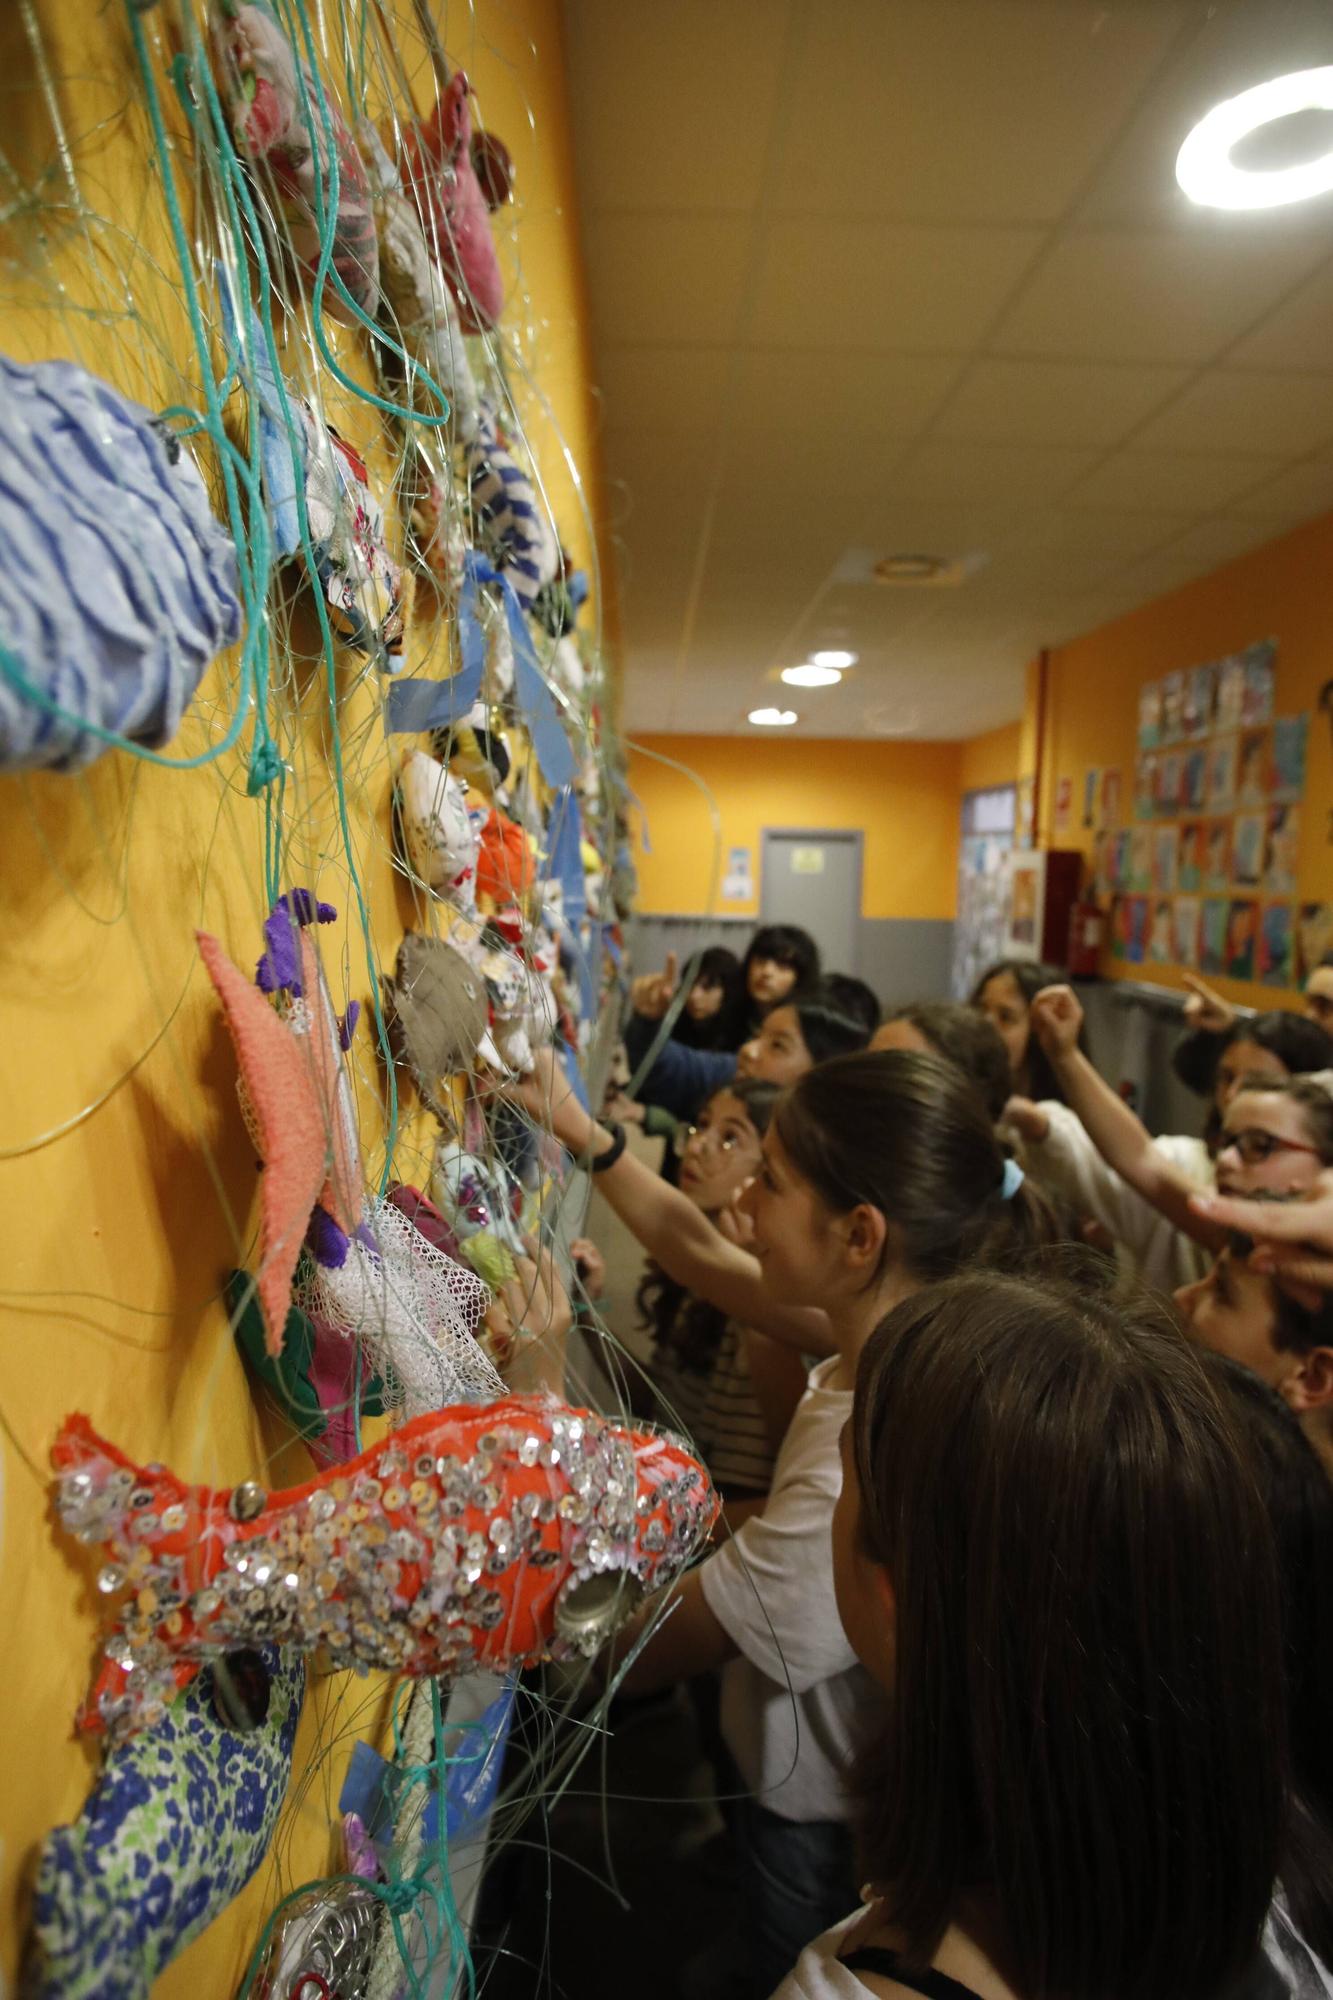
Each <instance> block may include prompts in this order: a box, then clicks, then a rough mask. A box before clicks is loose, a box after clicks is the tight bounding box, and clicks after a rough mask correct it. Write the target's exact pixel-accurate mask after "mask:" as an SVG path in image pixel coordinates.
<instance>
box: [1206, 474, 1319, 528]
mask: <svg viewBox="0 0 1333 2000" xmlns="http://www.w3.org/2000/svg"><path fill="white" fill-rule="evenodd" d="M1330 509H1333V457H1328V456H1325V457H1316V458H1310V459H1303V460H1301V461H1300V462H1298V463H1297V464H1295V465H1289V466H1288V467H1287V469H1286V471H1285V472H1279V473H1278V475H1277V477H1276V478H1275V479H1268V480H1265V481H1264V482H1263V484H1262V485H1259V486H1255V487H1253V488H1251V490H1250V491H1249V492H1248V493H1242V494H1239V495H1237V497H1236V498H1235V499H1234V500H1232V501H1231V502H1230V503H1229V504H1228V506H1227V513H1228V514H1230V515H1234V516H1236V517H1237V518H1239V519H1243V520H1259V521H1270V522H1272V523H1273V529H1274V532H1275V533H1276V532H1277V531H1278V529H1279V528H1280V527H1294V526H1295V524H1296V523H1297V522H1298V521H1309V520H1313V519H1314V517H1315V515H1317V514H1326V513H1328V512H1329V510H1330Z"/></svg>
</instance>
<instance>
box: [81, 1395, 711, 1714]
mask: <svg viewBox="0 0 1333 2000" xmlns="http://www.w3.org/2000/svg"><path fill="white" fill-rule="evenodd" d="M52 1462H53V1464H54V1466H55V1468H56V1472H57V1475H58V1479H57V1492H56V1502H57V1508H58V1511H59V1515H60V1519H61V1522H62V1524H63V1525H64V1527H65V1528H66V1529H67V1530H68V1531H69V1533H70V1534H72V1535H75V1536H77V1538H78V1539H79V1540H80V1541H83V1542H96V1543H99V1544H101V1546H102V1547H103V1548H104V1549H105V1551H106V1555H107V1562H106V1565H105V1567H104V1568H103V1569H102V1572H101V1574H100V1575H99V1577H98V1579H97V1582H98V1588H99V1589H100V1590H102V1591H103V1592H105V1593H106V1594H107V1596H109V1597H117V1598H121V1599H122V1600H123V1601H122V1602H121V1604H120V1607H119V1611H118V1615H117V1619H116V1623H115V1626H114V1628H113V1630H112V1632H111V1635H110V1636H109V1638H108V1639H107V1642H106V1645H105V1648H104V1651H105V1654H106V1663H105V1665H104V1666H103V1668H102V1671H101V1673H100V1675H99V1676H98V1679H97V1682H96V1685H95V1687H94V1689H93V1692H92V1694H91V1696H90V1697H89V1700H88V1703H87V1705H86V1707H85V1709H84V1711H83V1714H82V1716H81V1717H80V1722H81V1725H82V1727H84V1728H85V1729H92V1730H107V1731H109V1732H110V1733H111V1734H112V1735H113V1736H115V1737H117V1738H120V1737H123V1736H127V1735H129V1734H131V1733H132V1732H133V1731H134V1730H136V1729H139V1728H142V1727H145V1726H148V1725H151V1724H152V1723H153V1722H154V1721H156V1720H157V1719H158V1718H159V1717H160V1715H161V1714H162V1712H163V1710H164V1707H165V1705H166V1703H167V1702H169V1701H170V1700H171V1699H172V1697H173V1696H174V1695H175V1694H176V1693H177V1691H178V1690H179V1689H181V1688H182V1687H185V1686H186V1685H187V1684H188V1683H189V1681H190V1680H191V1679H193V1677H194V1675H195V1674H196V1673H198V1671H199V1668H200V1666H201V1665H202V1664H203V1662H204V1661H205V1660H206V1659H209V1658H214V1657H216V1656H217V1655H218V1654H220V1653H225V1652H227V1651H229V1650H231V1649H233V1648H238V1647H246V1646H253V1645H254V1644H256V1643H257V1642H267V1643H270V1644H277V1645H280V1646H289V1647H292V1648H294V1649H296V1650H297V1651H299V1652H302V1653H309V1652H313V1651H314V1650H315V1649H316V1648H317V1647H321V1646H322V1647H325V1648H327V1650H328V1652H329V1653H330V1654H331V1656H332V1658H333V1661H334V1663H335V1664H336V1665H339V1666H346V1667H355V1668H357V1669H359V1670H361V1671H362V1672H364V1671H366V1670H368V1669H370V1668H372V1667H374V1668H382V1669H387V1670H389V1671H391V1672H396V1673H403V1674H411V1675H445V1676H454V1675H458V1674H464V1673H467V1672H469V1671H471V1670H472V1669H473V1668H475V1667H479V1666H490V1667H499V1668H507V1667H510V1666H521V1665H524V1664H528V1663H531V1662H533V1661H536V1660H538V1659H541V1658H543V1657H546V1656H555V1657H570V1656H573V1655H577V1654H584V1655H590V1654H592V1653H594V1652H595V1651H596V1650H597V1649H598V1647H599V1646H601V1644H602V1643H603V1642H604V1640H605V1639H606V1638H607V1637H608V1636H609V1634H610V1633H611V1632H612V1631H613V1630H614V1629H615V1628H616V1626H617V1625H619V1624H620V1623H622V1622H623V1620H624V1619H625V1618H626V1617H627V1616H628V1615H629V1613H630V1612H631V1611H632V1610H633V1609H635V1608H636V1607H637V1605H638V1604H639V1603H640V1602H641V1600H642V1599H643V1597H645V1596H646V1595H647V1594H648V1593H649V1592H651V1591H655V1590H660V1589H661V1588H663V1586H664V1585H666V1584H668V1583H670V1582H672V1581H673V1579H674V1578H675V1577H677V1576H678V1575H679V1574H680V1571H681V1570H682V1569H683V1568H684V1566H685V1564H686V1563H687V1562H688V1560H689V1558H690V1556H691V1555H692V1554H693V1553H694V1552H695V1550H696V1549H697V1548H698V1547H699V1545H700V1543H701V1542H702V1541H703V1540H704V1538H705V1536H706V1535H707V1534H708V1531H709V1529H710V1528H711V1527H712V1524H713V1521H714V1520H715V1518H716V1515H717V1509H718V1502H717V1497H716V1495H715V1494H714V1492H713V1489H712V1487H711V1486H710V1484H709V1481H708V1477H707V1474H706V1473H705V1472H704V1470H703V1468H702V1467H701V1466H700V1465H699V1464H698V1463H697V1461H696V1460H695V1459H693V1458H692V1457H691V1456H690V1455H689V1453H688V1452H687V1451H686V1450H685V1448H684V1446H683V1445H682V1444H680V1443H679V1441H678V1440H676V1439H675V1438H672V1437H670V1436H667V1435H663V1434H658V1433H654V1432H645V1431H630V1430H625V1429H622V1428H621V1427H620V1426H619V1425H617V1424H614V1423H612V1422H610V1421H609V1420H608V1419H607V1418H605V1417H602V1416H597V1415H594V1414H593V1413H592V1412H591V1411H588V1410H573V1409H569V1408H568V1407H566V1406H565V1405H564V1404H561V1403H557V1402H555V1401H554V1400H553V1399H549V1398H543V1397H510V1398H507V1399H505V1400H504V1401H501V1402H496V1403H487V1404H482V1405H476V1404H461V1405H458V1406H456V1407H455V1408H453V1409H446V1410H435V1411H432V1412H430V1413H429V1414H428V1415H426V1416H423V1417H418V1418H416V1419H415V1421H413V1422H412V1423H409V1424H405V1425H404V1426H403V1427H402V1429H401V1430H398V1431H395V1432H393V1433H392V1434H391V1436H389V1437H388V1438H386V1439H385V1441H384V1442H383V1443H382V1444H379V1445H376V1446H374V1447H373V1448H372V1449H371V1450H369V1451H364V1452H362V1453H361V1455H360V1457H359V1458H354V1459H349V1460H348V1461H347V1462H346V1463H345V1464H343V1465H338V1466H332V1467H330V1468H329V1469H328V1470H327V1471H325V1472H323V1473H321V1474H320V1476H319V1477H318V1478H317V1479H312V1480H310V1481H308V1482H307V1484H306V1485H304V1486H293V1487H289V1488H288V1489H287V1490H286V1491H285V1492H280V1493H266V1492H265V1491H264V1489H263V1488H262V1487H261V1486H259V1485H257V1484H256V1483H254V1482H253V1481H249V1480H247V1481H246V1482H244V1483H243V1484H242V1485H240V1486H235V1487H230V1488H226V1487H223V1488H213V1487H207V1486H187V1485H185V1483H184V1482H183V1481H182V1480H179V1479H177V1478H176V1476H175V1475H174V1473H171V1472H169V1471H167V1470H166V1468H165V1467H163V1466H144V1467H141V1466H137V1465H135V1464H134V1463H133V1462H132V1461H131V1460H129V1459H127V1458H126V1457H125V1456H124V1455H123V1453H121V1452H119V1451H117V1450H116V1448H115V1446H114V1445H111V1444H108V1443H107V1442H106V1441H105V1440H104V1439H103V1438H101V1437H99V1436H98V1434H97V1432H96V1431H95V1430H94V1429H93V1427H92V1425H91V1424H90V1423H89V1422H88V1419H87V1418H86V1417H82V1416H74V1417H70V1418H68V1419H67V1420H66V1422H65V1424H64V1425H63V1427H62V1428H61V1431H60V1433H59V1435H58V1437H57V1439H56V1442H55V1446H54V1449H53V1451H52Z"/></svg>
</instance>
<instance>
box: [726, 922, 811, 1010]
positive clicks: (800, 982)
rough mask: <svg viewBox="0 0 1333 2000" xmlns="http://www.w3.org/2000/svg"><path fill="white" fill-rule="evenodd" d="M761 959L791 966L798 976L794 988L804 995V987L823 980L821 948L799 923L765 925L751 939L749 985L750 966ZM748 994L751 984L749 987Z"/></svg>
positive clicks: (747, 960) (747, 957)
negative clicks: (820, 960) (820, 968)
mask: <svg viewBox="0 0 1333 2000" xmlns="http://www.w3.org/2000/svg"><path fill="white" fill-rule="evenodd" d="M757 958H772V959H776V960H777V962H778V964H779V965H789V966H790V967H791V968H792V971H793V972H794V973H795V974H796V985H795V988H794V989H793V990H794V991H795V992H798V993H799V992H800V991H801V989H802V988H803V987H806V986H813V985H814V983H815V981H816V980H817V979H818V977H819V946H818V945H817V944H816V943H815V941H814V939H813V938H812V937H811V935H810V933H809V931H803V930H802V929H801V927H800V925H799V924H761V925H760V926H759V929H758V930H757V931H756V932H755V934H754V936H753V937H752V938H751V939H750V943H749V947H748V949H747V951H746V953H745V965H744V972H745V977H746V980H747V982H748V980H749V977H750V967H751V965H753V963H754V961H755V959H757ZM746 990H747V992H748V990H749V989H748V984H747V989H746Z"/></svg>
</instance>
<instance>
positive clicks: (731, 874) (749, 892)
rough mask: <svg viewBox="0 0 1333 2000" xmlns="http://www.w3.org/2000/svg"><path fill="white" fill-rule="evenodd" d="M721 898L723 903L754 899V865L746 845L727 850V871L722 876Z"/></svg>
mask: <svg viewBox="0 0 1333 2000" xmlns="http://www.w3.org/2000/svg"><path fill="white" fill-rule="evenodd" d="M722 900H723V902H724V903H749V902H753V900H754V865H753V857H752V855H751V852H750V849H749V848H748V847H732V848H729V849H728V850H727V872H726V874H725V875H724V876H723V878H722Z"/></svg>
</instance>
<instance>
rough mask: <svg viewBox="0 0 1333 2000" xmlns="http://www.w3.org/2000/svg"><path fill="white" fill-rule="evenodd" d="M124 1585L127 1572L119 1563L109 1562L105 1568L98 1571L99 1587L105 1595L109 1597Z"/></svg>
mask: <svg viewBox="0 0 1333 2000" xmlns="http://www.w3.org/2000/svg"><path fill="white" fill-rule="evenodd" d="M124 1587H125V1572H124V1570H123V1569H121V1568H120V1567H119V1565H118V1564H116V1563H108V1564H107V1565H106V1567H105V1568H104V1569H102V1570H99V1571H98V1575H97V1588H98V1589H99V1590H100V1591H101V1592H102V1593H103V1594H104V1595H105V1596H108V1597H109V1596H110V1595H111V1593H112V1591H114V1590H123V1589H124Z"/></svg>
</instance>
